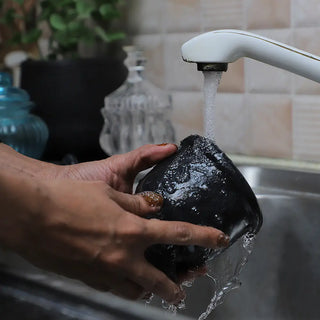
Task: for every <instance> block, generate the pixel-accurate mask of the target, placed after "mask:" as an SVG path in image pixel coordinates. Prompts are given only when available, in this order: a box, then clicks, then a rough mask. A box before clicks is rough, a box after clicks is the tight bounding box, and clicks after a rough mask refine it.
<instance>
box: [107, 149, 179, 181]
mask: <svg viewBox="0 0 320 320" xmlns="http://www.w3.org/2000/svg"><path fill="white" fill-rule="evenodd" d="M176 151H177V146H176V145H175V144H170V143H169V144H163V145H155V144H148V145H144V146H142V147H140V148H138V149H135V150H133V151H131V152H128V153H125V154H122V155H119V156H115V157H114V158H113V159H112V160H113V161H112V163H113V165H112V166H113V167H114V169H113V170H114V171H115V172H119V171H121V170H123V168H125V169H126V175H127V178H129V179H130V178H132V177H135V176H136V175H137V174H138V173H139V172H140V171H143V170H145V169H148V168H150V167H152V166H153V165H155V164H156V163H158V162H159V161H160V160H163V159H165V158H167V157H169V156H170V155H172V154H174V153H175V152H176ZM119 164H121V167H119Z"/></svg>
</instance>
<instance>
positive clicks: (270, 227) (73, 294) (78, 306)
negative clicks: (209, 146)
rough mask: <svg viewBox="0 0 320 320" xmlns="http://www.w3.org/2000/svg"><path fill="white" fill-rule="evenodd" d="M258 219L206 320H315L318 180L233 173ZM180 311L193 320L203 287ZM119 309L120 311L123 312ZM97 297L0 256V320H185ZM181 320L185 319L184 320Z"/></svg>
mask: <svg viewBox="0 0 320 320" xmlns="http://www.w3.org/2000/svg"><path fill="white" fill-rule="evenodd" d="M239 168H240V170H241V171H242V173H243V174H244V176H245V177H246V179H247V181H248V182H249V184H250V185H251V186H252V188H253V190H254V191H255V193H256V195H257V198H258V201H259V204H260V206H261V210H262V212H263V216H264V223H263V226H262V228H261V231H260V233H259V234H258V237H257V240H256V245H255V247H254V250H253V253H252V254H251V256H250V257H249V262H248V263H247V265H246V266H245V268H244V269H243V272H242V273H241V276H240V278H241V280H242V286H241V287H240V288H239V289H237V290H235V291H233V292H231V293H230V294H229V295H228V297H227V298H226V300H225V302H224V304H222V305H220V306H218V307H217V308H216V309H215V310H214V311H213V313H212V314H211V315H210V316H209V317H208V319H215V320H219V319H228V320H232V319H237V320H241V319H246V320H248V319H249V320H251V319H259V320H260V319H262V320H264V319H274V320H277V319H279V320H280V319H281V320H286V319H288V320H289V319H290V320H295V319H297V320H298V319H299V320H301V319H304V320H314V319H319V318H320V305H319V301H320V236H319V230H320V173H317V172H302V171H295V170H280V169H276V168H262V167H254V166H240V167H239ZM191 290H194V292H195V294H194V295H193V297H195V298H194V299H193V300H192V301H191V302H190V303H188V305H187V309H186V310H185V311H184V312H183V313H184V315H185V316H188V317H192V318H195V315H199V314H200V313H201V311H203V310H200V309H199V306H200V305H201V303H202V300H203V299H204V298H205V297H206V296H207V295H208V292H207V288H206V283H205V281H202V282H201V281H199V283H198V284H196V285H195V286H194V287H193V288H191ZM124 306H125V307H124ZM183 318H184V317H181V318H179V317H175V316H171V315H168V314H165V313H163V311H160V310H156V309H154V308H151V307H145V306H144V305H141V304H139V303H131V302H127V301H124V300H122V299H119V298H116V297H113V296H111V295H109V294H105V293H100V292H97V291H95V290H92V289H90V288H88V287H85V286H83V285H81V284H79V283H77V282H73V281H69V280H67V279H61V278H57V277H56V276H54V275H50V274H46V273H43V272H42V271H40V270H38V269H35V268H32V267H31V266H30V265H28V264H26V263H25V262H23V261H22V260H21V259H19V258H17V257H15V256H13V255H12V254H8V253H1V254H0V319H4V320H5V319H93V320H95V319H155V320H156V319H162V320H164V319H176V320H179V319H183ZM184 319H185V318H184Z"/></svg>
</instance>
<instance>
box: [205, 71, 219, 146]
mask: <svg viewBox="0 0 320 320" xmlns="http://www.w3.org/2000/svg"><path fill="white" fill-rule="evenodd" d="M203 76H204V102H205V111H204V132H205V136H206V137H207V138H209V139H212V140H214V113H215V98H216V94H217V90H218V86H219V83H220V80H221V76H222V72H221V71H220V72H215V71H204V72H203Z"/></svg>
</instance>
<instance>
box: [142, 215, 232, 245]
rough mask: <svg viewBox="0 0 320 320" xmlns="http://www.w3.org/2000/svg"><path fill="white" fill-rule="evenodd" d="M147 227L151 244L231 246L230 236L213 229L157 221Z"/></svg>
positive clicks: (149, 222)
mask: <svg viewBox="0 0 320 320" xmlns="http://www.w3.org/2000/svg"><path fill="white" fill-rule="evenodd" d="M146 225H147V228H146V233H147V235H148V238H149V239H150V242H151V243H150V244H156V243H162V244H176V245H198V246H201V247H205V248H212V249H215V248H222V247H227V246H228V245H229V236H227V235H225V234H224V233H223V232H222V231H220V230H218V229H215V228H212V227H205V226H198V225H194V224H191V223H187V222H177V221H160V220H157V219H151V220H148V221H147V223H146Z"/></svg>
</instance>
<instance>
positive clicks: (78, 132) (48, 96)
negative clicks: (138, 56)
mask: <svg viewBox="0 0 320 320" xmlns="http://www.w3.org/2000/svg"><path fill="white" fill-rule="evenodd" d="M126 76H127V69H126V67H125V66H124V65H123V62H122V60H121V59H115V58H114V59H112V58H110V59H100V58H99V59H98V58H90V59H77V60H61V61H35V60H27V61H25V62H24V63H23V64H22V67H21V87H22V88H23V89H25V90H26V91H27V92H28V93H29V94H30V97H31V100H32V101H34V102H35V104H36V107H35V109H34V113H35V114H37V115H38V116H40V117H41V118H42V119H43V120H44V121H45V122H46V123H47V125H48V127H49V140H48V144H47V147H46V150H45V152H44V155H43V160H47V161H59V160H61V159H62V158H63V157H64V156H65V155H66V154H70V153H71V154H74V155H75V156H76V157H77V159H78V160H79V161H81V162H82V161H90V160H98V159H102V158H104V157H106V155H105V153H104V152H103V151H102V149H101V147H100V145H99V135H100V131H101V129H102V125H103V118H102V115H101V113H100V109H101V108H102V107H103V104H104V98H105V96H106V95H108V94H110V93H111V92H112V91H114V90H116V89H117V88H118V87H119V86H120V85H121V84H122V83H123V81H124V80H125V78H126Z"/></svg>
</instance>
